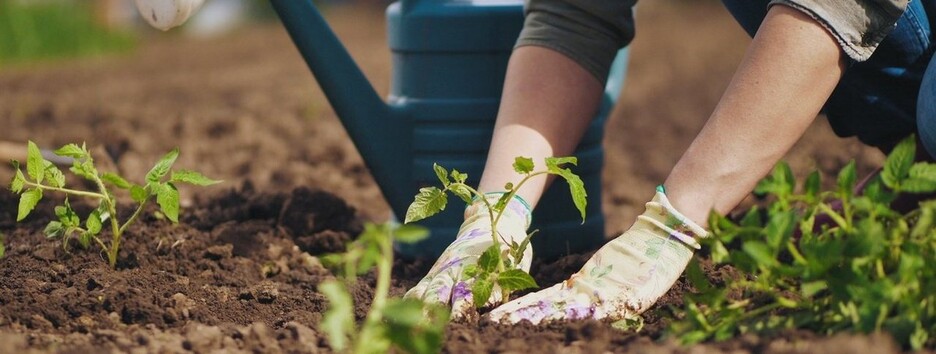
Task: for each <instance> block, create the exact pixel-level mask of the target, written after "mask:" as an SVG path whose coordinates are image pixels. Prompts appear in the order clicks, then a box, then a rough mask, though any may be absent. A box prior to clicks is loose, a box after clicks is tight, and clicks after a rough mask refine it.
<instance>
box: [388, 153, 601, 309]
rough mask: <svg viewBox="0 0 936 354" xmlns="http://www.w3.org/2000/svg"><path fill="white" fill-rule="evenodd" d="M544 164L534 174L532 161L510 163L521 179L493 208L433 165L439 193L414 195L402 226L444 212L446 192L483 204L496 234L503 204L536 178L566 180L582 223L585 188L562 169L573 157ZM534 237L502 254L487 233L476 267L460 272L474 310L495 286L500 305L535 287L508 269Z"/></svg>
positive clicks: (461, 177) (455, 174)
mask: <svg viewBox="0 0 936 354" xmlns="http://www.w3.org/2000/svg"><path fill="white" fill-rule="evenodd" d="M545 162H546V170H542V171H534V165H533V160H532V159H530V158H526V157H517V158H516V159H515V160H514V164H513V168H514V170H515V171H516V172H517V173H519V174H521V175H523V178H522V179H521V180H520V182H518V183H517V184H516V185H514V184H513V183H507V185H505V186H504V190H505V191H506V193H504V194H503V195H501V196H500V198H498V200H497V201H496V202H495V203H494V204H491V203H490V201H488V200H487V198H485V196H484V194H482V193H481V192H478V190H476V189H474V188H472V187H470V186H468V185H467V184H465V181H466V180H467V179H468V175H467V174H464V173H461V172H459V171H458V170H452V172H451V173H449V172H448V171H447V170H446V169H445V168H444V167H442V166H439V165H437V164H433V169H434V170H435V173H436V176H438V178H439V181H440V182H442V189H439V188H438V187H424V188H422V189H420V190H419V194H417V195H416V198H415V200H414V201H413V203H412V204H410V206H409V209H407V211H406V220H405V223H407V224H408V223H412V222H416V221H419V220H422V219H425V218H428V217H430V216H432V215H435V214H437V213H439V212H440V211H442V210H444V209H445V206H446V204H448V197H447V196H446V192H451V193H452V194H454V195H455V196H457V197H459V198H461V199H462V200H463V201H464V202H465V203H466V204H471V203H472V200H473V199H475V198H477V200H479V201H481V202H482V203H484V205H485V207H487V211H488V216H489V218H490V222H491V230H497V223H498V221H499V220H500V218H501V215H503V213H504V209H505V207H506V206H507V203H508V202H510V200H511V199H512V198H513V197H514V196H515V195H516V194H517V190H519V189H520V187H521V186H523V184H524V183H526V182H527V181H529V180H530V179H532V178H534V177H536V176H540V175H555V176H559V177H562V178H563V179H565V180H566V182H567V183H568V185H569V191H570V193H571V194H572V201H573V202H574V203H575V207H576V208H577V209H578V210H579V213H581V214H582V220H583V221H584V220H585V205H586V202H587V199H586V193H585V185H584V183H583V182H582V179H581V178H579V176H578V175H576V174H575V173H573V172H572V171H571V170H569V169H568V168H565V167H563V166H564V165H566V164H572V165H575V164H576V163H577V162H578V160H577V159H576V158H575V157H548V158H546V161H545ZM535 233H536V230H534V231H533V232H531V233H529V234H528V235H527V236H526V237H525V238H524V240H523V241H522V242H520V243H517V242H512V243H511V244H510V245H507V246H508V247H507V250H506V251H505V252H503V254H502V252H501V249H502V247H501V246H500V244H501V242H502V241H501V240H502V239H503V237H501V236H500V235H499V234H498V233H497V232H492V233H491V237H492V238H493V241H494V243H493V244H492V245H491V247H489V248H488V249H487V250H485V251H484V253H483V254H482V255H481V256H480V257H479V258H478V263H477V264H473V265H468V266H466V267H465V269H464V272H465V276H466V277H467V278H469V279H474V280H475V281H474V283H473V284H472V286H471V294H472V297H473V300H474V303H475V306H477V307H479V308H480V307H482V306H484V304H485V303H487V300H488V299H489V298H490V297H491V294H492V292H493V289H494V285H495V284H497V285H499V286H500V288H501V294H502V296H503V299H502V300H504V302H506V300H507V299H508V298H509V297H510V294H511V293H512V292H514V291H517V290H523V289H529V288H535V287H538V285H537V284H536V281H535V280H533V277H531V276H530V275H529V274H528V273H527V272H525V271H523V270H521V269H514V268H513V267H512V265H514V264H520V261H521V260H522V259H523V253H524V251H525V250H526V248H527V247H528V246H529V244H530V238H531V237H532V236H533V235H534V234H535Z"/></svg>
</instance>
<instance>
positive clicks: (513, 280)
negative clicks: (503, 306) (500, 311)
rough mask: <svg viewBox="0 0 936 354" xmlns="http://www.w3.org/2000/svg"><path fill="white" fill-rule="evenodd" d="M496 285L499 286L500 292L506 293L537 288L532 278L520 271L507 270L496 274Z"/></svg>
mask: <svg viewBox="0 0 936 354" xmlns="http://www.w3.org/2000/svg"><path fill="white" fill-rule="evenodd" d="M497 285H500V287H501V290H502V291H506V292H512V291H517V290H524V289H531V288H537V287H539V285H537V284H536V280H533V277H531V276H530V275H529V274H527V272H524V271H523V270H520V269H509V270H507V271H505V272H503V273H500V274H498V275H497Z"/></svg>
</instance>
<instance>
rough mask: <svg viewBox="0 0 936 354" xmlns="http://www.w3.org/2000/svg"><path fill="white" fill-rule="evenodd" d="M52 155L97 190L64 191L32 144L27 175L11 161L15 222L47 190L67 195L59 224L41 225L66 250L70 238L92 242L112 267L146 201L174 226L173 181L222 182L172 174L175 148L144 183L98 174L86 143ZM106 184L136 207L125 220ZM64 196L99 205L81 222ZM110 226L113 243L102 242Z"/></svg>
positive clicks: (179, 172) (186, 173)
mask: <svg viewBox="0 0 936 354" xmlns="http://www.w3.org/2000/svg"><path fill="white" fill-rule="evenodd" d="M55 154H56V155H58V156H63V157H70V158H72V159H73V161H74V162H73V163H72V166H71V168H70V171H71V172H72V173H73V174H75V175H77V176H79V177H81V178H84V179H86V180H88V181H91V182H92V183H94V185H95V186H96V187H97V191H84V190H78V189H71V188H66V186H65V174H63V173H62V171H61V170H59V168H58V167H56V166H55V165H54V164H53V163H52V162H50V161H48V160H46V159H45V158H43V157H42V154H41V153H40V151H39V147H37V146H36V144H35V143H33V142H32V141H30V142H28V143H27V156H26V174H23V171H22V170H21V169H20V165H19V162H17V161H13V168H14V169H15V170H16V174H15V175H14V177H13V182H12V183H11V184H10V190H12V191H13V193H16V194H19V195H20V199H19V208H18V211H17V216H16V221H22V220H23V219H25V218H26V217H27V216H29V213H30V212H32V210H33V209H34V208H35V207H36V204H38V203H39V200H41V199H42V197H43V194H44V193H45V192H48V191H51V192H60V193H64V194H65V195H66V197H65V201H64V202H63V203H62V205H59V206H56V207H55V216H56V217H57V218H58V220H53V221H50V222H49V224H48V225H47V226H46V227H45V234H46V236H47V237H48V238H60V239H62V245H63V247H64V248H65V249H66V250H67V249H68V243H69V241H70V240H71V239H72V238H76V239H77V241H78V244H79V245H81V247H83V248H87V247H89V246H90V245H91V243H92V242H94V243H96V244H97V245H98V246H100V247H101V249H102V250H103V251H105V252H106V254H107V261H108V263H109V264H110V267H111V268H115V267H116V266H117V254H118V252H119V251H120V240H121V237H122V235H123V234H124V232H126V231H127V227H129V226H130V224H132V223H133V222H134V221H135V220H136V219H137V218H138V217H139V216H140V213H142V212H143V209H144V207H145V206H146V204H147V202H148V201H149V200H150V199H152V198H153V197H155V198H156V203H157V204H159V208H160V210H161V211H162V213H163V215H165V216H166V218H168V219H169V220H171V221H172V222H173V223H177V222H178V221H179V190H178V189H176V184H177V183H188V184H193V185H198V186H207V185H212V184H215V183H219V182H220V181H216V180H213V179H210V178H207V177H205V176H203V175H202V174H200V173H198V172H195V171H188V170H177V171H171V172H172V173H171V175H170V169H171V168H172V165H173V164H174V163H175V160H176V158H178V157H179V149H173V150H172V151H170V152H169V153H167V154H166V155H165V156H163V157H162V159H160V160H159V162H157V163H156V165H155V166H153V168H152V169H150V171H149V172H147V174H146V183H144V184H142V185H138V184H133V183H130V182H128V181H127V180H126V179H124V178H123V177H121V176H120V175H118V174H116V173H112V172H104V173H101V172H100V171H98V170H97V168H96V167H95V165H94V158H93V157H92V156H91V152H90V151H89V150H88V149H87V147H86V146H85V144H82V145H80V146H79V145H78V144H68V145H65V146H63V147H61V148H60V149H58V150H55ZM167 176H168V179H167V178H166V177H167ZM108 186H110V187H114V188H117V189H122V190H125V191H127V192H128V193H129V194H130V198H132V199H133V201H134V202H136V203H137V206H136V210H134V212H133V214H131V215H130V217H129V218H127V220H125V221H123V222H121V221H120V220H118V217H119V214H118V213H117V211H118V203H117V198H116V197H115V196H114V194H113V193H111V190H110V189H109V188H108ZM68 196H78V197H84V198H90V199H96V200H97V201H98V205H97V207H96V208H95V209H94V210H92V211H91V212H90V213H89V214H88V215H87V216H86V217H85V218H84V222H82V220H81V217H79V216H78V214H77V213H76V212H75V210H74V209H72V207H71V205H70V204H69V202H68ZM108 222H109V223H110V226H111V241H110V243H109V244H108V243H106V242H104V240H102V239H101V235H102V233H103V232H104V228H105V225H104V224H105V223H108Z"/></svg>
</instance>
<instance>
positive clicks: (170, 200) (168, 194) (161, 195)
mask: <svg viewBox="0 0 936 354" xmlns="http://www.w3.org/2000/svg"><path fill="white" fill-rule="evenodd" d="M154 186H158V187H157V188H156V203H157V204H159V209H160V210H162V212H163V214H166V217H167V218H169V220H170V221H172V222H173V223H178V222H179V190H178V189H176V187H175V186H174V185H172V183H160V184H155V185H154Z"/></svg>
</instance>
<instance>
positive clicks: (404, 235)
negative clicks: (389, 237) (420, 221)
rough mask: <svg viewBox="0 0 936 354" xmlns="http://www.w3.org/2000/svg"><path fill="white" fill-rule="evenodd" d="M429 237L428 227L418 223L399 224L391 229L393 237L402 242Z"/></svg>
mask: <svg viewBox="0 0 936 354" xmlns="http://www.w3.org/2000/svg"><path fill="white" fill-rule="evenodd" d="M427 237H429V229H427V228H425V227H422V226H419V225H401V226H400V227H398V228H397V229H396V230H394V231H393V239H394V240H396V241H398V242H402V243H416V242H419V241H422V240H424V239H426V238H427Z"/></svg>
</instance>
